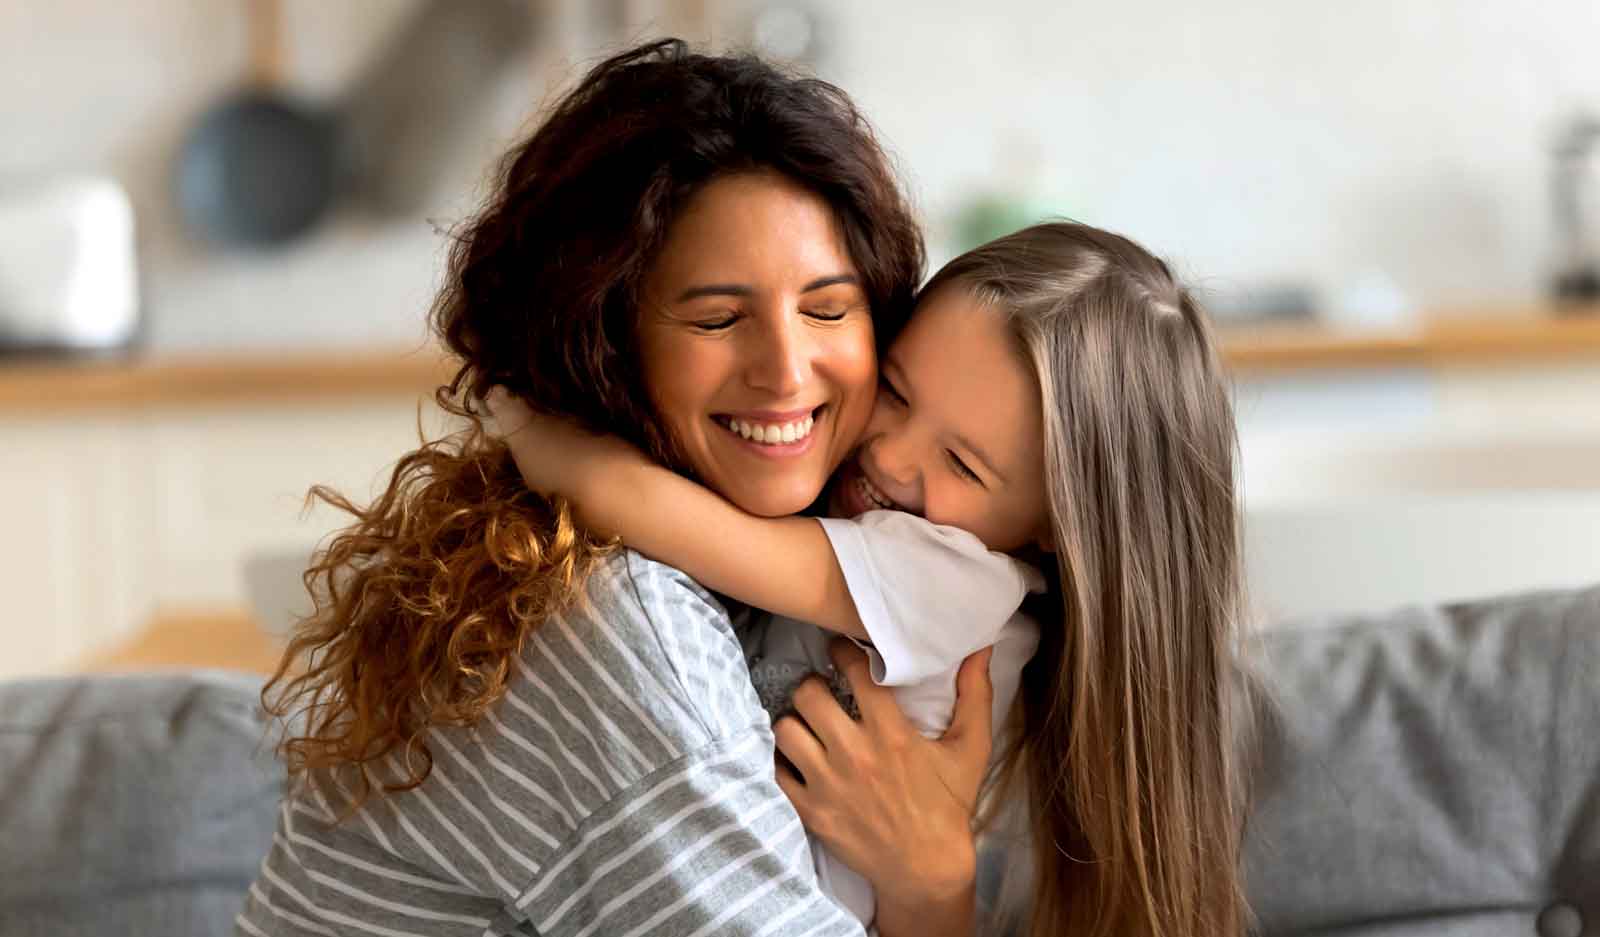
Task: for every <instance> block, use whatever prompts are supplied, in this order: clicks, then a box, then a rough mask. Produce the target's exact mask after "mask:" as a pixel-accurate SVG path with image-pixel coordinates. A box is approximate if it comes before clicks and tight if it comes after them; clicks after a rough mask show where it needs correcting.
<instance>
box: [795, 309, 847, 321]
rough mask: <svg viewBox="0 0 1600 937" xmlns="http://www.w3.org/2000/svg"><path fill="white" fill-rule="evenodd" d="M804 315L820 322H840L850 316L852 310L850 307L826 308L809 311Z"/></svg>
mask: <svg viewBox="0 0 1600 937" xmlns="http://www.w3.org/2000/svg"><path fill="white" fill-rule="evenodd" d="M804 314H805V315H806V316H807V317H808V318H811V319H815V320H817V321H818V322H839V321H842V320H843V319H844V317H845V316H848V315H849V314H850V309H849V307H841V306H824V307H821V308H818V309H807V310H805V313H804Z"/></svg>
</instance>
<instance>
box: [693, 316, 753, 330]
mask: <svg viewBox="0 0 1600 937" xmlns="http://www.w3.org/2000/svg"><path fill="white" fill-rule="evenodd" d="M741 318H743V317H742V316H741V315H740V314H739V313H737V312H727V313H722V314H720V315H712V316H706V317H705V318H701V319H696V320H694V322H692V323H691V324H692V325H693V326H694V327H695V328H697V329H699V330H701V331H702V332H720V331H722V330H723V329H726V328H729V327H730V326H732V325H733V324H734V323H735V322H738V321H739V320H740V319H741Z"/></svg>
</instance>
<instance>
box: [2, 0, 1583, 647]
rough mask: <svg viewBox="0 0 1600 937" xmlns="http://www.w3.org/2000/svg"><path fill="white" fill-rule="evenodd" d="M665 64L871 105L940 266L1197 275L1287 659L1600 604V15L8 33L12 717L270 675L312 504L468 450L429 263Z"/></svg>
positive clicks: (6, 580) (767, 16) (861, 19)
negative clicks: (452, 444) (513, 173)
mask: <svg viewBox="0 0 1600 937" xmlns="http://www.w3.org/2000/svg"><path fill="white" fill-rule="evenodd" d="M667 34H670V35H679V36H683V37H684V38H687V39H690V40H692V41H695V42H697V43H701V44H704V45H707V46H709V47H712V48H718V49H721V48H728V47H741V48H754V49H757V50H760V51H762V52H764V53H765V54H767V55H769V56H772V57H775V58H781V59H785V60H788V61H790V62H792V63H793V64H794V65H795V66H796V67H798V68H802V69H806V70H810V71H814V72H815V73H817V74H819V75H820V76H822V77H824V78H827V79H829V80H831V81H833V82H835V83H837V84H839V85H841V86H842V87H844V88H845V89H846V90H847V91H848V92H849V93H850V94H851V95H852V96H853V97H854V98H855V100H856V101H857V102H858V103H859V104H860V105H861V107H862V108H863V109H864V110H865V112H866V113H867V115H868V116H869V117H870V118H871V120H872V121H873V122H874V124H875V125H876V126H877V128H878V129H879V131H880V133H881V135H882V137H883V139H884V140H885V142H886V143H887V144H888V146H889V148H890V149H891V150H892V152H893V153H894V155H895V157H896V159H897V160H898V164H899V167H900V170H901V172H902V175H903V178H904V181H905V183H906V185H907V187H908V189H909V191H910V192H911V193H912V195H913V197H914V200H915V202H916V204H917V206H918V208H919V211H920V213H921V215H922V217H923V219H924V221H925V224H926V226H927V231H928V235H929V240H930V246H931V248H932V253H933V256H932V258H931V259H932V260H933V261H934V263H935V264H937V263H938V262H940V261H942V260H944V259H946V258H948V257H949V256H951V255H953V254H954V253H956V252H957V251H959V250H961V249H963V248H965V247H967V246H970V245H971V244H973V243H976V242H977V241H979V240H983V239H985V238H987V237H988V236H991V235H994V234H998V233H1003V232H1004V231H1007V230H1010V229H1013V228H1015V227H1017V226H1020V225H1021V224H1025V223H1028V222H1029V221H1032V220H1036V219H1037V218H1040V217H1043V216H1046V215H1066V216H1070V217H1073V218H1076V219H1079V220H1083V221H1087V222H1090V223H1093V224H1097V225H1101V226H1105V227H1109V228H1112V229H1115V230H1118V231H1121V232H1123V233H1126V234H1128V235H1130V236H1132V237H1134V238H1136V239H1138V240H1140V241H1142V242H1144V243H1146V244H1148V245H1150V246H1151V247H1153V248H1155V249H1156V250H1157V251H1158V252H1160V253H1163V254H1164V255H1166V256H1168V257H1169V258H1171V259H1173V260H1174V261H1176V262H1177V264H1178V266H1179V268H1180V269H1181V270H1182V271H1184V272H1185V273H1186V274H1187V276H1188V277H1189V278H1190V280H1191V281H1192V282H1194V283H1195V284H1196V285H1197V286H1199V287H1201V288H1202V290H1203V295H1205V296H1206V297H1207V299H1208V300H1209V302H1210V305H1211V307H1212V309H1213V310H1214V312H1215V314H1216V315H1217V317H1218V319H1219V320H1220V321H1221V322H1223V324H1224V327H1225V329H1226V335H1227V347H1228V354H1229V359H1230V361H1231V362H1232V364H1233V367H1234V369H1235V373H1236V375H1237V381H1238V395H1239V396H1238V400H1239V416H1240V425H1241V442H1242V449H1243V456H1244V496H1245V503H1246V507H1247V509H1248V521H1247V548H1248V554H1249V561H1250V572H1251V582H1250V587H1251V592H1252V601H1253V608H1254V612H1255V618H1256V620H1257V621H1258V622H1259V623H1260V624H1263V625H1270V626H1278V625H1288V624H1291V623H1293V622H1294V621H1296V620H1299V619H1304V618H1306V617H1308V616H1312V615H1316V614H1319V613H1324V612H1329V611H1338V610H1359V609H1369V608H1379V607H1383V606H1386V605H1390V604H1395V603H1402V602H1412V601H1431V600H1437V599H1448V598H1457V597H1467V596H1472V595H1479V594H1485V593H1490V592H1498V591H1505V590H1511V589H1524V588H1537V587H1543V586H1554V585H1563V584H1574V583H1579V582H1585V581H1595V580H1600V66H1597V65H1596V62H1597V58H1596V56H1595V52H1594V50H1595V49H1596V48H1597V47H1600V4H1595V3H1593V2H1591V0H1544V2H1541V3H1538V4H1533V5H1527V4H1512V3H1509V2H1505V0H1381V2H1380V0H1350V2H1346V3H1340V4H1325V3H1309V2H1303V0H1223V2H1216V3H1209V4H1189V3H1181V2H1178V0H1127V2H1123V3H1118V4H1110V5H1107V4H1096V3H1086V2H1075V0H992V2H989V3H983V4H963V3H953V2H929V0H916V2H913V0H872V2H863V0H854V2H852V0H596V2H583V0H337V2H331V3H330V2H320V0H280V2H268V0H140V2H137V3H134V2H127V0H122V2H114V0H53V2H33V0H16V2H10V3H5V4H0V524H3V529H4V530H5V532H6V535H5V536H4V537H0V588H3V590H4V595H5V596H6V599H7V601H6V607H5V612H4V617H3V618H0V676H5V675H10V674H17V673H31V672H48V671H59V670H64V669H73V668H81V667H106V666H130V665H156V664H161V663H171V662H174V661H180V662H200V663H213V664H220V665H238V666H259V665H260V664H261V663H262V662H263V661H270V660H271V658H272V655H273V653H274V648H275V642H276V641H277V640H278V637H277V636H278V635H280V634H281V633H282V631H283V630H284V629H285V628H286V627H287V623H288V621H289V620H290V618H291V617H292V614H293V613H294V610H295V609H296V608H297V607H299V606H300V605H301V595H300V594H299V592H298V591H297V590H298V583H297V580H296V577H297V573H298V570H299V569H301V568H303V566H304V562H305V559H306V557H307V556H308V555H309V553H310V551H311V549H312V548H313V546H314V544H315V543H316V542H317V540H318V539H319V538H320V537H321V536H323V535H324V534H325V533H327V532H328V530H330V529H331V528H332V527H333V526H334V525H335V524H337V523H338V516H337V515H335V514H333V513H331V512H327V511H313V512H310V513H304V512H302V510H301V504H302V499H303V496H304V494H305V491H306V489H307V488H308V487H309V486H310V485H312V484H316V483H325V484H330V485H333V486H335V487H337V488H339V489H341V490H344V491H346V492H349V493H352V494H354V495H357V496H366V495H368V494H369V493H371V492H372V491H373V490H374V488H375V486H381V482H382V479H383V478H384V477H385V476H386V472H387V470H388V469H389V468H390V467H391V466H392V463H393V461H394V459H395V458H396V457H397V456H399V455H400V454H401V453H403V452H404V451H406V450H408V449H410V448H412V447H413V446H414V445H415V442H416V439H417V434H418V432H419V428H420V430H421V431H422V432H424V433H430V434H432V433H439V432H443V431H445V430H446V429H447V428H448V426H447V424H446V423H445V422H444V421H443V420H442V419H441V418H440V417H439V415H438V414H437V413H436V411H435V410H434V409H433V407H432V404H431V403H430V402H429V394H430V392H431V389H432V387H433V386H435V385H436V384H438V383H440V382H441V381H442V380H444V379H446V378H447V377H448V375H449V373H450V368H449V366H448V363H447V362H444V361H443V360H442V359H441V358H440V356H439V354H438V353H437V352H436V351H435V350H434V349H433V347H432V346H431V345H430V344H429V342H428V339H427V335H426V329H425V325H424V322H425V315H426V312H427V309H428V306H429V303H430V301H431V298H432V295H433V292H434V290H435V288H436V285H437V282H438V278H439V275H440V271H441V268H442V261H443V255H444V251H445V248H446V245H447V239H446V235H445V232H447V231H448V230H449V228H450V227H451V226H452V225H453V224H455V223H457V222H459V221H461V220H462V219H463V218H465V217H466V216H467V215H469V214H470V213H471V211H472V209H473V207H474V206H475V205H476V204H477V201H478V200H479V199H480V198H481V196H482V194H483V192H484V182H485V180H486V178H487V176H488V173H489V171H490V170H491V168H492V166H493V163H494V161H495V159H496V158H497V157H498V155H499V154H500V153H502V152H503V151H504V150H505V149H506V148H507V147H508V146H509V145H510V144H511V143H512V142H513V141H515V140H516V139H517V138H518V137H519V135H520V134H521V133H523V132H524V131H525V130H526V129H527V128H528V127H530V126H531V125H532V123H533V122H534V121H535V120H536V119H537V114H538V107H539V105H540V103H541V102H543V101H546V100H548V99H549V98H550V97H551V96H552V95H553V94H554V93H556V92H558V91H559V90H560V89H561V88H562V87H563V86H564V85H565V84H566V83H568V82H570V81H572V80H573V79H574V78H575V77H576V76H577V75H578V74H580V73H581V71H582V70H583V68H584V67H585V65H587V64H590V63H592V62H594V61H595V60H596V59H597V58H598V57H600V56H602V55H604V54H605V53H607V52H608V51H614V50H615V49H617V48H619V47H620V46H622V45H624V44H627V43H630V42H633V41H637V40H641V39H644V38H648V37H651V36H655V35H667ZM245 89H255V92H256V94H255V96H254V97H252V98H250V99H248V100H245V101H241V100H240V99H239V97H238V95H239V94H240V93H241V92H242V91H243V90H245ZM230 173H233V174H243V175H245V176H248V177H249V178H253V179H257V180H268V184H263V185H258V186H256V187H255V188H254V189H251V188H249V187H246V188H245V189H244V190H230V189H228V188H227V187H226V186H225V185H223V184H222V183H220V182H219V180H223V179H225V178H229V174H230ZM277 180H284V181H283V182H282V184H277V182H276V181H277Z"/></svg>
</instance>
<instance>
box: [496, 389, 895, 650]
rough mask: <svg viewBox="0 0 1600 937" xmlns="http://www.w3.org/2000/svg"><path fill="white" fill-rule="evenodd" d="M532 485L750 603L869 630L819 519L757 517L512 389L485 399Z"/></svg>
mask: <svg viewBox="0 0 1600 937" xmlns="http://www.w3.org/2000/svg"><path fill="white" fill-rule="evenodd" d="M489 403H490V406H491V407H492V408H493V411H494V422H495V424H497V426H498V429H499V432H500V433H501V434H502V436H503V438H504V439H505V441H506V444H507V445H508V446H509V447H510V448H511V455H512V458H514V459H515V460H516V463H517V469H518V471H520V472H521V473H522V477H523V480H524V481H526V482H527V484H528V487H529V488H532V489H533V490H535V491H538V492H540V493H541V494H551V495H560V496H563V497H566V498H569V499H571V500H572V501H573V502H575V504H576V507H577V510H578V515H579V517H580V518H581V519H582V520H583V522H584V524H585V526H587V527H588V528H589V529H591V530H593V531H594V532H596V533H598V534H601V535H604V536H616V537H620V538H621V539H622V542H623V543H626V544H627V545H628V546H630V547H632V548H633V549H635V550H638V551H639V552H640V553H643V554H645V555H646V556H649V557H651V558H653V559H655V560H658V561H660V562H662V563H666V564H667V565H669V566H674V567H677V568H678V569H680V570H682V571H683V572H685V573H687V574H688V575H689V576H690V577H691V578H693V579H695V580H696V581H698V582H699V583H700V584H701V585H703V586H705V587H706V588H708V589H711V590H713V591H715V592H720V593H722V594H724V595H728V596H731V597H733V598H735V599H738V600H739V601H741V602H744V603H746V604H749V605H754V606H756V607H758V608H762V609H766V610H767V611H769V612H775V613H777V614H779V615H784V616H787V617H789V618H795V619H799V620H800V621H805V622H810V623H811V624H814V625H817V626H819V627H822V628H826V629H827V630H829V631H833V632H837V633H839V634H844V635H849V636H850V637H854V638H862V639H864V638H866V636H867V634H866V629H865V628H863V627H862V625H861V618H860V616H859V615H858V614H857V612H856V606H855V602H854V601H853V600H852V599H851V597H850V590H849V588H848V587H847V586H846V584H845V578H844V572H843V570H841V569H840V568H839V561H838V559H837V558H836V557H835V556H834V553H833V547H832V545H830V544H829V542H828V537H827V534H825V533H823V530H822V525H820V524H818V523H817V522H816V521H815V520H813V519H811V518H807V517H780V518H767V517H756V516H755V515H753V514H748V513H746V512H745V511H742V510H740V509H739V508H737V507H735V506H734V505H732V504H730V503H729V502H728V501H727V500H725V499H724V498H722V497H721V496H720V495H718V494H716V493H715V492H713V491H711V490H710V489H708V488H705V487H703V486H701V485H699V484H696V483H695V482H692V481H690V480H689V479H687V478H684V477H683V476H681V475H678V474H677V473H676V472H673V471H671V470H669V469H666V468H663V467H662V466H660V465H657V464H656V463H654V462H652V461H650V460H649V459H648V458H646V457H645V455H644V454H643V453H642V452H640V451H639V450H638V449H636V448H634V447H633V446H631V445H629V444H627V443H626V442H623V441H622V440H621V439H617V438H615V437H609V436H596V435H593V434H591V433H587V432H584V431H583V430H581V429H578V428H577V427H576V426H573V425H572V424H571V423H569V422H567V421H565V420H562V419H559V418H557V417H551V416H544V415H540V414H536V413H534V412H533V411H531V410H529V409H528V407H527V405H526V404H524V403H522V401H520V400H516V399H514V398H512V397H510V396H509V395H505V394H494V395H491V399H490V401H489Z"/></svg>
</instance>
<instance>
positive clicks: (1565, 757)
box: [1247, 588, 1600, 937]
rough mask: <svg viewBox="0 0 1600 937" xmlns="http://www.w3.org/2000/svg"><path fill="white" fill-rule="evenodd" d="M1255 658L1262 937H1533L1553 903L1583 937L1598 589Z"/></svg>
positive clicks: (1592, 895) (1370, 620) (1370, 629)
mask: <svg viewBox="0 0 1600 937" xmlns="http://www.w3.org/2000/svg"><path fill="white" fill-rule="evenodd" d="M1255 650H1256V654H1257V658H1256V659H1257V661H1258V662H1259V664H1260V666H1261V669H1262V671H1263V673H1264V675H1265V679H1266V681H1267V692H1266V693H1265V694H1263V697H1262V703H1263V705H1262V707H1261V710H1262V714H1263V715H1262V718H1261V720H1260V721H1259V728H1258V732H1259V737H1258V739H1257V745H1258V757H1259V763H1258V765H1257V766H1256V769H1255V771H1254V775H1253V776H1254V779H1255V780H1254V783H1255V790H1254V796H1255V802H1254V809H1253V810H1252V813H1251V819H1250V827H1249V833H1248V846H1247V874H1248V877H1249V882H1248V888H1249V892H1250V896H1251V901H1252V904H1253V906H1254V909H1255V911H1256V913H1257V915H1258V916H1259V920H1260V925H1261V926H1260V930H1261V932H1262V933H1263V934H1266V935H1273V937H1277V935H1291V934H1308V935H1309V934H1317V935H1319V937H1323V935H1326V937H1332V935H1339V937H1357V935H1360V937H1379V935H1406V937H1423V935H1447V934H1448V935H1451V937H1475V935H1485V937H1487V935H1491V934H1492V935H1497V937H1498V935H1504V934H1511V933H1521V934H1530V935H1532V934H1538V933H1541V930H1540V928H1539V927H1538V925H1537V920H1538V918H1539V916H1540V914H1541V912H1543V911H1545V910H1546V909H1547V908H1549V907H1551V906H1552V905H1555V904H1557V903H1559V902H1565V903H1568V904H1570V905H1571V909H1570V911H1569V912H1566V913H1568V914H1575V915H1576V916H1578V917H1581V918H1582V920H1583V921H1584V922H1585V925H1584V930H1583V932H1584V933H1600V588H1593V589H1588V590H1584V591H1575V592H1567V591H1563V592H1547V593H1538V594H1529V595H1522V596H1512V597H1507V598H1499V599H1493V600H1486V601H1481V602H1472V603H1463V604H1457V605H1449V606H1442V607H1434V608H1412V609H1405V610H1401V611H1397V612H1393V613H1389V614H1385V615H1373V616H1364V617H1359V618H1351V619H1345V620H1342V621H1339V622H1334V623H1332V624H1331V625H1330V626H1329V627H1326V628H1315V629H1311V630H1293V631H1281V632H1267V633H1266V634H1265V635H1264V636H1263V637H1262V638H1261V639H1260V641H1259V646H1258V647H1257V648H1256V649H1255ZM1561 920H1569V918H1563V917H1562V914H1554V915H1546V920H1545V923H1546V925H1547V928H1548V926H1549V924H1550V922H1552V921H1556V922H1557V924H1558V925H1559V924H1560V921H1561Z"/></svg>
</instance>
